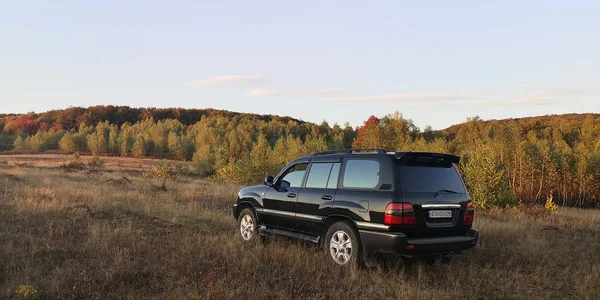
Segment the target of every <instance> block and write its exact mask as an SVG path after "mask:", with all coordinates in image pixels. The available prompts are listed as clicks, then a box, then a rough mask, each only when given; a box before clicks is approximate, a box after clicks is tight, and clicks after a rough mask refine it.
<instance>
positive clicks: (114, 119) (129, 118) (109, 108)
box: [0, 105, 305, 130]
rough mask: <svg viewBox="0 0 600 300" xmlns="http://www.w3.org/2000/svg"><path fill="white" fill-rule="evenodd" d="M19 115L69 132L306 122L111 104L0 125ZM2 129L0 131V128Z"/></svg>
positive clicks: (5, 118)
mask: <svg viewBox="0 0 600 300" xmlns="http://www.w3.org/2000/svg"><path fill="white" fill-rule="evenodd" d="M19 116H27V117H28V118H27V119H28V120H32V121H34V122H35V123H36V125H37V126H36V127H39V128H50V127H60V128H62V129H66V130H70V129H73V128H77V127H78V126H79V124H86V125H88V126H96V125H97V124H98V123H100V122H104V121H108V122H109V123H111V124H115V125H118V126H121V125H123V124H125V123H130V124H135V123H137V122H139V121H143V120H146V119H150V118H152V119H154V121H161V120H166V119H174V120H178V121H179V122H181V123H182V124H183V125H192V124H195V123H196V122H198V121H199V120H200V119H201V118H202V117H204V116H205V117H219V116H221V117H225V118H227V119H231V118H234V117H242V118H245V119H254V120H261V121H266V122H269V121H271V120H279V121H281V122H284V123H287V122H288V121H294V122H296V123H298V124H303V123H305V122H304V121H302V120H298V119H294V118H291V117H280V116H275V115H258V114H249V113H238V112H232V111H227V110H218V109H212V108H207V109H186V108H152V107H151V108H134V107H129V106H113V105H106V106H104V105H98V106H90V107H87V108H84V107H70V108H67V109H58V110H51V111H47V112H42V113H30V114H22V115H19V114H0V122H2V121H4V122H6V121H8V119H13V118H15V117H19ZM0 129H1V128H0Z"/></svg>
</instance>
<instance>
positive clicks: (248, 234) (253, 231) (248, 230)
mask: <svg viewBox="0 0 600 300" xmlns="http://www.w3.org/2000/svg"><path fill="white" fill-rule="evenodd" d="M238 225H239V228H240V234H241V236H242V239H243V240H244V241H246V242H250V241H254V240H256V236H257V235H258V224H257V222H256V215H255V214H254V211H253V210H252V209H250V208H246V209H244V210H242V212H241V213H240V216H239V217H238Z"/></svg>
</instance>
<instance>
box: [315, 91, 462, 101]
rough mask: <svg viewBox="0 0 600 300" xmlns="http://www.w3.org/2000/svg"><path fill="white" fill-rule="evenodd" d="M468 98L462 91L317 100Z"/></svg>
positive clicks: (432, 99)
mask: <svg viewBox="0 0 600 300" xmlns="http://www.w3.org/2000/svg"><path fill="white" fill-rule="evenodd" d="M465 98H468V96H467V95H464V94H461V93H413V94H390V95H378V96H352V97H340V98H329V99H321V100H317V102H353V103H354V102H381V101H398V102H414V101H439V100H459V99H465Z"/></svg>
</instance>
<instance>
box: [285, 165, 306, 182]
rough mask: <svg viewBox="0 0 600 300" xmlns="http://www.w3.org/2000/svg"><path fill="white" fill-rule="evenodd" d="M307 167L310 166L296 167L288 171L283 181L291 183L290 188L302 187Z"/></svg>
mask: <svg viewBox="0 0 600 300" xmlns="http://www.w3.org/2000/svg"><path fill="white" fill-rule="evenodd" d="M306 166H308V164H297V165H294V166H293V167H291V168H289V169H288V170H287V171H286V173H285V175H283V177H282V178H281V180H285V181H287V182H289V183H290V187H300V186H301V185H302V179H303V178H304V173H306Z"/></svg>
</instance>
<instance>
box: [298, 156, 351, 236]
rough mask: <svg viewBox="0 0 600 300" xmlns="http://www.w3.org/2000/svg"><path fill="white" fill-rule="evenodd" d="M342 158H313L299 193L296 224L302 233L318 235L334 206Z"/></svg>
mask: <svg viewBox="0 0 600 300" xmlns="http://www.w3.org/2000/svg"><path fill="white" fill-rule="evenodd" d="M340 160H341V159H333V160H332V159H329V160H325V159H321V160H313V161H312V163H311V164H310V167H309V171H308V175H307V179H306V182H305V183H304V187H303V188H302V192H301V193H300V194H299V195H298V200H297V204H296V225H297V229H298V230H299V231H301V232H302V233H305V234H309V235H312V236H318V235H319V230H320V229H321V225H322V223H323V218H324V216H326V215H327V211H328V210H330V209H331V208H332V207H333V200H334V198H335V192H336V188H337V182H338V177H339V172H340V165H341V163H340Z"/></svg>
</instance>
